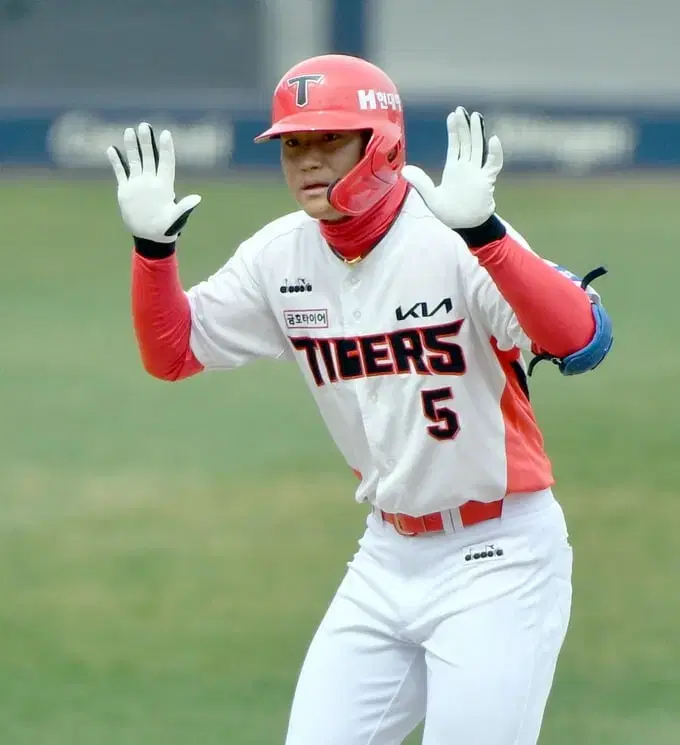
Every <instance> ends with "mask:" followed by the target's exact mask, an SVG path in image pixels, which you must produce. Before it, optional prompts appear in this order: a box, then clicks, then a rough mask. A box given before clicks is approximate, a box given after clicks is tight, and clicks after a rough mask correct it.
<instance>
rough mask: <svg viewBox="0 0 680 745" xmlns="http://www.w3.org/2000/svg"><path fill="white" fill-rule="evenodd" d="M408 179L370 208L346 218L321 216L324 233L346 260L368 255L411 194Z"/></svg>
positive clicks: (327, 240) (326, 238) (322, 231)
mask: <svg viewBox="0 0 680 745" xmlns="http://www.w3.org/2000/svg"><path fill="white" fill-rule="evenodd" d="M408 186H409V185H408V182H407V181H405V180H404V179H402V178H400V179H399V181H398V182H397V184H396V185H395V187H394V188H393V189H390V191H389V192H388V193H387V194H386V195H385V196H384V197H383V198H382V199H381V200H380V201H379V202H378V203H377V204H376V205H375V207H373V208H372V209H370V210H368V212H366V213H364V214H363V215H359V216H358V217H346V218H343V219H342V220H320V225H321V235H322V236H323V237H324V240H325V241H326V243H328V245H329V246H330V247H331V248H332V249H334V250H335V251H336V252H337V253H338V254H339V255H340V256H341V257H342V258H343V259H345V260H346V261H355V260H356V259H358V258H360V257H363V256H365V255H366V254H367V253H368V252H369V251H370V250H371V249H372V248H373V247H374V246H375V245H376V244H377V243H378V242H379V241H380V240H381V239H382V238H383V237H384V235H385V233H387V231H388V230H389V229H390V226H391V225H392V223H393V222H394V219H395V217H396V216H397V215H398V214H399V210H400V209H401V206H402V205H403V203H404V200H405V199H406V195H407V194H408Z"/></svg>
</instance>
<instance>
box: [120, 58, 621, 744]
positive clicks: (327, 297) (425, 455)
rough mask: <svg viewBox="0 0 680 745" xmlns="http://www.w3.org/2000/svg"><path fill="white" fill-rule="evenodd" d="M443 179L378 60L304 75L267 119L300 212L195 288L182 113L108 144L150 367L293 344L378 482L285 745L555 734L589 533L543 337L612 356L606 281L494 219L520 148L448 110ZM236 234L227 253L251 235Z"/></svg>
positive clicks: (285, 355) (208, 362) (366, 481)
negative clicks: (575, 572) (540, 403)
mask: <svg viewBox="0 0 680 745" xmlns="http://www.w3.org/2000/svg"><path fill="white" fill-rule="evenodd" d="M446 126H447V130H448V152H447V154H446V163H445V165H444V170H443V177H442V180H441V183H440V185H439V186H435V184H434V183H433V182H432V180H431V179H430V178H429V177H428V176H427V175H426V174H425V173H424V172H423V171H422V170H420V169H419V168H417V167H415V166H412V165H408V166H406V165H405V152H406V151H405V136H404V120H403V112H402V101H401V99H400V97H399V94H398V92H397V89H396V88H395V86H394V84H393V82H392V81H391V80H390V78H389V77H388V76H387V75H386V74H385V73H384V72H383V71H382V70H380V69H379V68H377V67H375V66H374V65H372V64H370V63H368V62H367V61H364V60H361V59H358V58H354V57H349V56H335V55H330V56H320V57H316V58H312V59H308V60H306V61H304V62H302V63H300V64H298V65H296V66H295V67H293V68H292V69H291V70H290V71H288V72H287V73H286V74H285V75H284V76H283V78H282V80H281V81H280V83H279V84H278V86H277V88H276V90H275V93H274V97H273V112H272V126H271V127H270V128H269V129H267V131H265V132H263V133H262V134H261V135H260V136H259V137H257V141H258V142H260V141H266V140H278V141H279V144H280V148H281V163H282V168H283V174H284V176H285V180H286V183H287V185H288V187H289V188H290V190H291V192H292V194H293V195H294V197H295V199H296V200H297V202H298V203H299V205H300V207H301V209H300V211H297V212H294V213H292V214H288V215H285V216H284V217H281V218H280V219H277V220H274V221H273V222H271V223H269V224H268V225H266V226H264V227H263V228H262V229H261V230H259V231H258V232H256V233H255V234H254V235H253V236H251V237H249V238H248V239H247V240H245V241H244V242H243V243H242V244H241V245H240V246H238V248H237V250H236V252H235V254H234V255H233V256H232V257H231V258H229V260H228V261H226V263H225V264H224V266H223V267H222V268H220V269H218V270H217V271H216V273H215V274H213V275H212V276H210V277H209V278H207V279H206V280H205V281H203V282H200V283H198V284H197V285H195V286H194V287H191V288H190V289H189V290H188V291H185V290H184V289H183V288H182V284H181V282H180V276H179V272H178V263H177V255H176V245H177V239H178V236H179V234H180V231H181V230H182V229H183V228H184V226H185V223H186V221H187V218H188V217H189V215H190V214H191V212H192V210H193V209H194V208H195V207H196V206H197V205H198V203H199V201H200V196H199V195H195V194H194V195H190V196H186V197H184V198H183V199H180V200H179V201H176V200H175V192H174V178H175V162H174V151H173V143H172V137H171V134H170V133H169V132H168V131H163V132H161V133H160V136H159V138H158V143H157V144H156V139H155V135H154V133H153V132H152V130H151V128H150V127H149V126H148V125H146V124H140V125H139V126H138V127H137V128H136V129H132V128H130V129H127V130H125V132H124V135H123V148H122V149H119V148H117V147H111V148H109V150H108V156H109V159H110V162H111V165H112V166H113V169H114V171H115V175H116V177H117V181H118V201H119V206H120V211H121V214H122V218H123V221H124V224H125V226H126V228H127V230H129V231H130V233H131V234H132V236H134V251H133V255H132V316H133V320H134V328H135V332H136V338H137V341H138V345H139V350H140V353H141V358H142V360H143V364H144V366H145V368H146V370H147V371H148V372H149V373H150V374H151V375H153V376H155V377H157V378H160V379H162V380H168V381H176V380H181V379H183V378H187V377H189V376H191V375H196V374H197V373H199V372H201V371H203V370H229V369H233V368H236V367H239V366H241V365H244V364H246V363H248V362H250V361H252V360H256V359H259V358H264V357H267V358H273V359H279V360H289V361H291V362H295V363H297V364H298V365H299V367H300V370H301V373H302V375H303V376H304V378H305V381H306V382H307V384H308V386H309V389H310V391H311V393H312V396H313V397H314V399H315V401H316V404H317V405H318V407H319V410H320V412H321V414H322V416H323V419H324V421H325V423H326V425H327V427H328V430H329V432H330V434H331V436H332V438H333V440H334V441H335V443H336V445H337V447H338V449H339V450H340V452H341V453H342V455H343V456H344V458H345V460H346V462H347V465H348V466H349V467H350V468H351V469H353V471H354V472H355V474H356V476H357V477H358V485H357V489H356V500H357V501H358V502H360V503H364V504H365V505H366V508H367V517H366V529H365V532H364V534H363V536H362V537H361V540H360V541H359V547H358V550H357V552H356V554H355V555H354V557H353V558H352V560H351V561H350V562H349V564H348V568H347V573H346V576H345V577H344V579H343V581H342V583H341V585H340V587H339V588H338V590H337V594H336V595H335V597H334V599H333V601H332V603H331V604H330V607H329V608H328V611H327V613H326V614H325V616H324V618H323V620H322V621H321V623H320V626H319V628H318V630H317V632H316V633H315V635H314V638H313V640H312V642H311V644H310V647H309V649H308V652H307V654H306V657H305V660H304V663H303V665H302V669H301V672H300V676H299V680H298V684H297V688H296V692H295V696H294V700H293V704H292V711H291V714H290V721H289V726H288V733H287V738H286V743H287V745H321V744H323V745H397V744H398V743H401V742H402V741H403V740H404V739H405V738H406V737H407V735H408V733H409V732H411V731H412V730H413V729H414V728H415V727H416V726H417V725H418V724H419V723H420V722H422V721H424V734H423V738H424V739H423V742H424V744H425V745H450V744H455V745H535V743H536V742H537V739H538V736H539V730H540V727H541V721H542V718H543V714H544V710H545V706H546V702H547V699H548V696H549V692H550V689H551V685H552V680H553V675H554V671H555V667H556V663H557V659H558V655H559V652H560V649H561V647H562V644H563V641H564V638H565V634H566V630H567V625H568V621H569V616H570V607H571V562H572V555H571V554H572V552H571V547H570V544H569V540H568V535H567V528H566V525H565V519H564V515H563V511H562V509H561V507H560V505H559V503H558V502H557V500H556V498H555V496H554V495H553V491H552V487H553V483H554V480H553V473H552V469H551V463H550V460H549V458H548V456H547V455H546V452H545V449H544V445H543V439H542V436H541V431H540V429H539V426H538V424H537V422H536V419H535V417H534V414H533V411H532V406H531V403H530V400H529V390H528V387H527V375H526V371H527V368H526V365H525V361H524V355H525V354H529V355H534V356H539V357H548V358H549V359H551V360H552V361H553V362H555V363H556V364H557V365H558V367H559V369H560V371H561V372H562V373H564V374H565V375H572V374H580V373H585V372H586V371H588V370H592V369H593V368H595V367H596V366H597V365H598V364H599V363H600V362H601V361H602V360H603V359H604V358H605V356H606V355H607V353H608V351H609V348H610V346H611V343H612V331H611V322H610V319H609V317H608V315H607V313H606V312H605V310H604V308H603V306H602V303H601V301H600V298H599V295H598V294H597V293H595V292H593V291H592V290H589V289H588V288H586V287H584V286H585V285H586V284H587V283H586V282H581V281H579V280H578V279H577V278H575V277H574V276H573V275H571V274H570V273H569V272H566V271H564V270H561V269H560V268H559V267H557V266H556V265H555V264H553V263H551V262H549V261H547V260H544V259H542V258H540V257H539V256H538V255H537V254H536V253H534V251H533V250H532V249H531V248H530V247H529V246H528V245H527V243H526V242H525V241H524V239H523V238H522V237H521V236H520V235H519V234H518V233H517V232H516V231H515V230H514V229H513V228H512V227H511V226H510V225H509V224H508V223H507V222H505V221H504V220H503V219H501V218H500V217H499V216H498V215H497V214H496V204H495V198H494V186H495V182H496V178H497V176H498V174H499V172H500V171H501V168H502V163H503V154H502V149H501V143H500V142H499V140H498V138H497V137H490V138H487V136H486V134H485V131H484V123H483V119H482V117H481V116H480V115H479V114H478V113H473V114H472V115H468V113H467V112H466V111H465V110H464V109H462V108H457V109H456V110H455V111H454V112H452V113H451V114H450V116H449V117H448V119H447V122H446ZM231 249H232V247H231V246H225V253H227V252H228V253H231Z"/></svg>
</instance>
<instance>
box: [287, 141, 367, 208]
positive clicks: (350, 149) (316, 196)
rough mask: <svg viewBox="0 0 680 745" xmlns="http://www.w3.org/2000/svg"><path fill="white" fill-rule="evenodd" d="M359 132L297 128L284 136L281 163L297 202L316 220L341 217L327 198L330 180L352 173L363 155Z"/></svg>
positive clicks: (331, 181)
mask: <svg viewBox="0 0 680 745" xmlns="http://www.w3.org/2000/svg"><path fill="white" fill-rule="evenodd" d="M363 143H364V141H363V138H362V135H361V133H360V132H295V133H293V134H289V135H285V136H283V137H282V138H281V166H282V168H283V175H284V177H285V179H286V183H287V184H288V188H289V189H290V191H291V193H292V194H293V196H294V197H295V199H296V201H297V203H298V204H299V205H300V207H302V209H303V210H304V211H305V212H306V213H307V214H308V215H309V216H310V217H314V218H316V219H317V220H339V219H340V218H341V217H344V215H342V213H340V212H337V211H336V210H334V209H333V208H332V207H331V205H330V204H329V202H328V198H327V196H326V195H327V192H328V186H329V184H332V183H333V181H335V180H336V179H339V178H342V177H343V176H345V175H346V174H347V173H349V172H350V171H351V170H352V168H354V166H355V165H356V164H357V163H358V162H359V160H360V159H361V155H362V151H363Z"/></svg>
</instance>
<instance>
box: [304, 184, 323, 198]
mask: <svg viewBox="0 0 680 745" xmlns="http://www.w3.org/2000/svg"><path fill="white" fill-rule="evenodd" d="M301 191H302V193H303V194H307V195H309V196H316V195H319V194H323V195H324V196H325V194H326V192H327V191H328V182H327V181H314V182H312V183H310V184H304V186H302V188H301Z"/></svg>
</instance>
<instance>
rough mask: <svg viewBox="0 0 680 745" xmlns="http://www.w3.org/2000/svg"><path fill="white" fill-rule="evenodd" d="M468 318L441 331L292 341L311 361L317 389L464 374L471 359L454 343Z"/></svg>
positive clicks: (425, 329) (295, 338) (412, 330)
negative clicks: (386, 379) (373, 379)
mask: <svg viewBox="0 0 680 745" xmlns="http://www.w3.org/2000/svg"><path fill="white" fill-rule="evenodd" d="M462 325H463V319H460V320H457V321H453V322H451V323H446V324H442V325H441V326H426V327H423V328H409V329H400V330H398V331H391V332H389V333H384V334H370V335H367V336H352V337H344V338H342V337H341V338H335V337H331V338H323V337H310V336H291V337H289V340H290V343H291V344H292V345H293V348H294V349H295V350H297V351H298V352H300V353H302V354H304V355H305V357H306V361H307V365H308V366H309V370H310V372H311V374H312V377H313V378H314V382H315V383H316V384H317V386H322V385H325V384H326V383H327V382H328V383H337V382H338V381H340V380H354V379H356V378H369V377H374V376H377V375H404V374H409V373H416V374H418V375H463V373H465V370H466V364H465V356H464V354H463V350H462V349H461V346H460V345H459V344H456V343H455V342H452V341H450V337H455V336H457V335H458V333H459V332H460V329H461V327H462Z"/></svg>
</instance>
